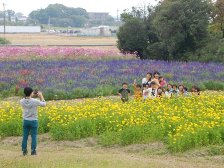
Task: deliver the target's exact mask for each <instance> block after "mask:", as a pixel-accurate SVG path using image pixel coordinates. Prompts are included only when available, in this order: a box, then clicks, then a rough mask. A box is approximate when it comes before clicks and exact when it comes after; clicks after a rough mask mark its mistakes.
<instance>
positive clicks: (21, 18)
mask: <svg viewBox="0 0 224 168" xmlns="http://www.w3.org/2000/svg"><path fill="white" fill-rule="evenodd" d="M17 20H18V21H21V22H26V21H27V17H26V16H17Z"/></svg>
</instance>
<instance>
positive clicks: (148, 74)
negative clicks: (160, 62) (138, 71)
mask: <svg viewBox="0 0 224 168" xmlns="http://www.w3.org/2000/svg"><path fill="white" fill-rule="evenodd" d="M146 75H150V76H151V78H150V79H149V80H152V73H150V72H148V73H147V74H146Z"/></svg>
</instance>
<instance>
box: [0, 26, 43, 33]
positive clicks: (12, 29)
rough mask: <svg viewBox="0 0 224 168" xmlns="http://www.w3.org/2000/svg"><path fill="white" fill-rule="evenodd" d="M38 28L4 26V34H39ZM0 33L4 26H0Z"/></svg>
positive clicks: (39, 28)
mask: <svg viewBox="0 0 224 168" xmlns="http://www.w3.org/2000/svg"><path fill="white" fill-rule="evenodd" d="M40 32H41V27H40V26H6V27H5V33H8V34H13V33H40ZM0 33H4V26H0Z"/></svg>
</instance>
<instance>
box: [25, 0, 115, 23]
mask: <svg viewBox="0 0 224 168" xmlns="http://www.w3.org/2000/svg"><path fill="white" fill-rule="evenodd" d="M29 18H30V19H31V20H32V21H33V22H36V23H39V24H51V25H53V26H58V27H68V26H70V27H84V26H94V25H99V24H113V22H114V19H113V18H112V17H111V16H109V17H108V18H107V19H106V20H104V21H103V23H102V20H100V21H99V20H95V21H92V20H90V19H89V15H88V12H87V11H86V10H85V9H83V8H73V7H67V6H64V5H62V4H50V5H49V6H48V7H47V8H45V9H38V10H35V11H32V12H31V13H30V14H29ZM87 24H88V25H87Z"/></svg>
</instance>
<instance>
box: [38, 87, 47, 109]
mask: <svg viewBox="0 0 224 168" xmlns="http://www.w3.org/2000/svg"><path fill="white" fill-rule="evenodd" d="M37 96H38V97H39V98H40V102H39V106H42V107H44V106H46V102H45V100H44V96H43V94H42V92H40V91H39V92H38V93H37Z"/></svg>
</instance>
